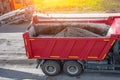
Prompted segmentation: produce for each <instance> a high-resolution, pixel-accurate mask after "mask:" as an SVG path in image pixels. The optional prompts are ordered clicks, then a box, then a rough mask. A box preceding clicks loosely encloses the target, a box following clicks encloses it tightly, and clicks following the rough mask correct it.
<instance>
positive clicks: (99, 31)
mask: <svg viewBox="0 0 120 80" xmlns="http://www.w3.org/2000/svg"><path fill="white" fill-rule="evenodd" d="M34 27H35V32H36V36H39V37H40V36H46V35H47V36H48V37H49V36H50V37H51V35H52V37H102V36H106V34H107V32H108V30H109V26H108V25H106V24H98V23H72V24H71V23H62V24H60V23H54V24H52V23H51V24H37V25H35V26H34ZM53 35H54V36H53Z"/></svg>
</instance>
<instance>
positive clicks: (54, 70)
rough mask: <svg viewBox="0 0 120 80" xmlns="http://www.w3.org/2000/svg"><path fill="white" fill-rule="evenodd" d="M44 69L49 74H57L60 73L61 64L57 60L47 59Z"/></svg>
mask: <svg viewBox="0 0 120 80" xmlns="http://www.w3.org/2000/svg"><path fill="white" fill-rule="evenodd" d="M42 71H43V72H44V73H45V74H46V75H49V76H55V75H57V74H59V73H60V64H59V63H58V62H57V61H52V60H49V61H46V62H45V63H44V64H43V65H42Z"/></svg>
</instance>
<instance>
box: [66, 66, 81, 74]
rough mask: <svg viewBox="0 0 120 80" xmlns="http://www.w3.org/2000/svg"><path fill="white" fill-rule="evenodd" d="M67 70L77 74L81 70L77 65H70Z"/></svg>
mask: <svg viewBox="0 0 120 80" xmlns="http://www.w3.org/2000/svg"><path fill="white" fill-rule="evenodd" d="M67 71H68V73H70V74H76V73H77V72H78V71H79V70H78V67H77V66H68V67H67Z"/></svg>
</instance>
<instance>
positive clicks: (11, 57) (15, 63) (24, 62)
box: [0, 22, 120, 80]
mask: <svg viewBox="0 0 120 80" xmlns="http://www.w3.org/2000/svg"><path fill="white" fill-rule="evenodd" d="M28 25H29V22H26V23H22V24H11V25H3V26H1V27H0V80H102V79H103V80H113V79H114V80H119V79H120V76H119V75H120V74H114V73H109V74H108V73H88V72H85V73H83V74H82V75H80V76H77V77H70V76H67V75H65V74H64V73H63V72H61V74H60V75H58V76H52V77H50V76H46V75H45V74H44V73H43V72H42V70H41V69H36V68H35V67H36V61H35V60H30V59H27V57H26V54H25V49H24V43H23V38H22V34H23V33H24V32H25V31H26V28H27V26H28Z"/></svg>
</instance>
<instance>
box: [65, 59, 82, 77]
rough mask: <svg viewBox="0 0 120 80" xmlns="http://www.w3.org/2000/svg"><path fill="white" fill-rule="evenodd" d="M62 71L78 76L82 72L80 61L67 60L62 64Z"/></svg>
mask: <svg viewBox="0 0 120 80" xmlns="http://www.w3.org/2000/svg"><path fill="white" fill-rule="evenodd" d="M63 71H64V73H66V74H67V75H70V76H78V75H80V74H81V73H82V72H83V68H82V66H81V65H80V63H78V62H76V61H67V62H65V63H64V65H63Z"/></svg>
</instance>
